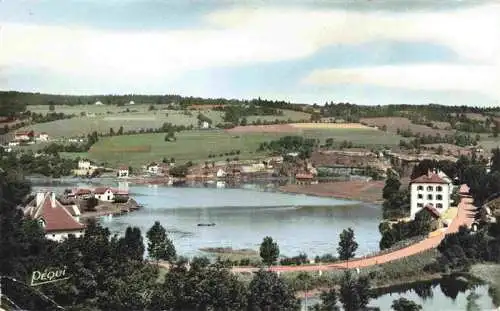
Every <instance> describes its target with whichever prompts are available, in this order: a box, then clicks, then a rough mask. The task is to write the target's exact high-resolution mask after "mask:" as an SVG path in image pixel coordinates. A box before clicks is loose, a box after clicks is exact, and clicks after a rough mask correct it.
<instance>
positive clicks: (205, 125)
mask: <svg viewBox="0 0 500 311" xmlns="http://www.w3.org/2000/svg"><path fill="white" fill-rule="evenodd" d="M201 128H202V129H208V128H210V123H208V122H207V121H203V122H201Z"/></svg>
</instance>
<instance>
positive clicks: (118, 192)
mask: <svg viewBox="0 0 500 311" xmlns="http://www.w3.org/2000/svg"><path fill="white" fill-rule="evenodd" d="M111 192H113V194H118V195H120V194H121V195H128V191H127V190H121V189H111Z"/></svg>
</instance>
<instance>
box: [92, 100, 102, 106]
mask: <svg viewBox="0 0 500 311" xmlns="http://www.w3.org/2000/svg"><path fill="white" fill-rule="evenodd" d="M94 105H96V106H102V105H104V104H103V103H102V102H101V101H96V102H95V104H94Z"/></svg>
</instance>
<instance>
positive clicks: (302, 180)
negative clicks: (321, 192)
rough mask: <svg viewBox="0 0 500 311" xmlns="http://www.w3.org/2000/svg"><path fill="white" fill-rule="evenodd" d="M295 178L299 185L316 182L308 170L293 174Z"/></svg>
mask: <svg viewBox="0 0 500 311" xmlns="http://www.w3.org/2000/svg"><path fill="white" fill-rule="evenodd" d="M295 180H296V182H297V183H298V184H299V185H302V184H314V183H317V182H316V181H315V180H314V175H313V174H311V173H309V172H302V173H297V174H295Z"/></svg>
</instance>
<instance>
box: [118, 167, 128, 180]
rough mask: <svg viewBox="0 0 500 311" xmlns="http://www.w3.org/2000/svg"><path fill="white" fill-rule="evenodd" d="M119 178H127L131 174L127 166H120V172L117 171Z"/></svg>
mask: <svg viewBox="0 0 500 311" xmlns="http://www.w3.org/2000/svg"><path fill="white" fill-rule="evenodd" d="M116 175H117V176H118V178H127V177H128V175H129V169H128V167H127V166H120V167H119V168H118V172H117V173H116Z"/></svg>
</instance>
